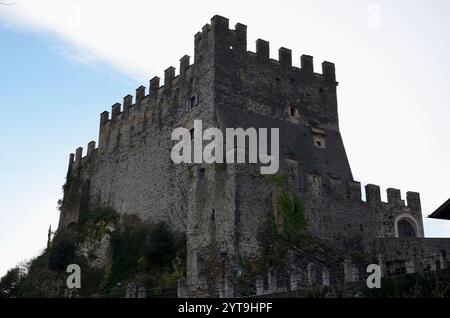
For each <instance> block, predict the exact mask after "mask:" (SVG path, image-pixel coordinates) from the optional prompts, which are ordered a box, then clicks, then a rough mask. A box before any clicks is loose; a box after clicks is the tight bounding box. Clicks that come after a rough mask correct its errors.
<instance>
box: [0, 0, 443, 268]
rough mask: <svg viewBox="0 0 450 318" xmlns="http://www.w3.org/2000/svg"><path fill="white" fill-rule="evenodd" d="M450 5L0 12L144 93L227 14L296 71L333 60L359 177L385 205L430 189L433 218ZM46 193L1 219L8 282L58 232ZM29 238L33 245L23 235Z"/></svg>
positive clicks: (71, 6) (0, 17) (95, 6)
mask: <svg viewBox="0 0 450 318" xmlns="http://www.w3.org/2000/svg"><path fill="white" fill-rule="evenodd" d="M4 1H5V0H0V2H4ZM7 2H13V1H12V0H8V1H7ZM449 9H450V4H449V3H448V2H447V1H439V0H434V1H425V0H422V1H419V0H415V1H400V0H397V1H393V0H390V1H364V0H361V1H350V0H341V1H335V0H334V1H324V0H322V1H280V0H279V1H242V0H241V1H235V0H229V1H211V0H210V1H139V0H134V1H107V0H103V1H102V0H89V1H87V0H86V1H83V0H80V1H61V0H59V1H58V0H54V1H52V0H40V1H33V0H18V1H17V2H15V3H14V5H11V6H1V5H0V21H2V22H3V23H7V24H9V27H11V28H12V29H17V28H20V29H25V30H30V31H33V32H42V33H47V34H51V35H54V36H55V37H57V38H60V39H61V40H62V41H61V43H62V44H61V47H60V49H61V54H64V55H65V56H66V57H67V58H68V59H70V60H71V61H72V62H73V60H75V61H77V62H80V63H89V64H91V65H95V64H96V63H97V62H98V61H101V62H107V63H108V64H110V65H111V66H113V67H115V68H117V69H118V70H120V71H122V72H123V73H124V74H127V75H128V76H130V77H133V78H138V79H139V80H141V81H142V83H143V84H144V85H146V86H147V83H148V79H149V78H151V77H153V76H155V75H158V76H160V77H162V74H163V70H164V69H166V68H167V67H168V66H170V65H173V66H175V67H178V63H179V62H178V61H179V58H181V57H182V56H183V55H184V54H189V55H191V56H193V39H194V34H195V33H196V32H197V31H199V30H200V29H201V27H202V26H203V25H204V24H205V23H208V22H209V19H210V18H211V17H212V16H213V15H215V14H220V15H222V16H225V17H227V18H229V19H230V26H232V27H233V26H234V24H236V23H237V22H241V23H243V24H246V25H247V26H248V43H249V47H248V49H249V50H252V51H254V49H255V44H254V43H255V41H256V39H258V38H262V39H264V40H267V41H269V42H270V44H271V55H272V57H274V58H277V54H276V52H277V50H278V48H279V47H281V46H284V47H287V48H290V49H292V51H293V60H294V65H296V66H299V64H300V63H299V59H300V55H301V54H310V55H313V56H314V57H315V66H316V70H318V71H319V72H320V63H321V62H322V61H323V60H328V61H331V62H334V63H336V69H337V78H338V81H339V82H340V85H339V87H338V103H339V113H340V125H341V131H342V134H343V138H344V143H345V145H346V149H347V154H348V156H349V160H350V164H351V166H352V170H353V174H354V177H355V179H356V180H359V181H362V182H363V183H367V182H370V183H374V184H378V185H380V186H381V187H382V196H383V198H385V197H386V195H385V193H384V189H386V188H388V187H394V188H400V189H401V190H402V195H403V197H404V196H405V192H406V191H409V190H411V191H418V192H420V193H421V198H422V205H423V215H424V216H427V215H428V214H430V213H431V212H433V211H434V209H436V208H437V207H438V206H439V205H440V204H442V203H443V202H444V201H445V200H447V199H448V198H449V197H450V191H449V190H450V189H449V188H450V187H449V180H450V169H449V162H450V147H449V137H450V125H448V119H449V117H450V108H449V104H450V92H449V88H448V87H449V85H448V84H449V81H450V62H449V60H450V59H449V56H450V47H449V44H448V39H449V38H450V13H449V12H450V10H449ZM99 85H101V83H99ZM130 93H132V92H130ZM105 105H106V103H105ZM95 137H96V136H92V138H95ZM83 144H85V140H80V142H79V145H83ZM77 146H78V145H74V147H73V148H74V149H75V148H76V147H77ZM61 158H66V157H65V156H64V154H63V155H62V156H61ZM43 177H44V178H45V176H43ZM0 182H1V181H0ZM36 186H38V185H36ZM18 189H19V188H18ZM56 192H57V193H56ZM45 193H47V194H48V195H47V196H44V197H43V196H42V195H40V196H39V197H36V198H32V197H28V198H27V200H24V201H23V202H17V205H16V206H14V207H9V209H13V211H14V212H15V214H14V218H16V224H20V226H17V227H16V228H8V229H6V228H1V227H2V223H3V222H1V223H0V231H2V232H4V235H5V236H4V237H6V234H5V233H7V234H8V235H7V237H8V240H6V241H5V240H2V241H0V255H1V258H0V275H2V274H3V273H4V272H5V271H6V269H7V268H9V267H11V266H13V265H15V264H16V263H17V262H18V261H21V260H23V259H26V258H30V257H32V256H33V255H35V254H36V253H37V252H38V250H39V249H40V248H42V247H44V245H45V240H46V237H45V231H46V229H47V227H48V224H50V223H53V225H54V227H56V224H57V219H55V217H54V210H55V202H56V200H57V199H58V198H59V196H60V191H59V189H57V190H56V191H55V189H50V188H49V189H47V191H46V192H45ZM36 207H38V208H39V209H41V210H42V209H51V212H49V213H47V214H40V215H35V216H34V217H33V218H32V219H29V218H27V220H26V221H25V220H24V218H23V216H24V213H25V212H24V211H29V210H30V209H36ZM1 213H2V211H0V216H1V217H3V215H1ZM22 220H23V221H22ZM425 226H426V228H425V234H426V235H428V236H449V234H450V223H449V222H445V221H431V220H425ZM23 233H28V237H30V235H31V237H34V238H35V240H33V241H32V242H30V241H29V240H24V239H23Z"/></svg>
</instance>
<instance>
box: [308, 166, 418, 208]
mask: <svg viewBox="0 0 450 318" xmlns="http://www.w3.org/2000/svg"><path fill="white" fill-rule="evenodd" d="M304 187H305V191H307V192H310V193H313V194H314V195H315V196H324V197H329V195H330V194H331V195H334V196H336V197H339V198H340V199H343V198H346V199H347V200H349V201H352V202H354V203H358V204H366V205H371V206H389V207H393V208H403V207H407V208H409V209H411V210H412V211H420V209H421V206H420V195H419V193H417V192H411V191H409V192H406V202H405V200H403V199H402V198H401V192H400V190H398V189H393V188H389V189H387V190H386V193H387V198H388V200H387V202H383V201H382V199H381V191H380V186H378V185H374V184H367V185H366V186H365V187H364V193H363V191H362V187H361V183H360V182H357V181H343V180H341V179H338V178H333V177H327V178H326V179H324V178H322V176H320V175H315V174H307V175H306V177H305V184H304ZM363 194H364V195H363ZM363 197H365V200H363Z"/></svg>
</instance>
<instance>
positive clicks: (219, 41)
mask: <svg viewBox="0 0 450 318" xmlns="http://www.w3.org/2000/svg"><path fill="white" fill-rule="evenodd" d="M194 43H195V53H196V60H197V55H201V54H202V52H205V51H207V48H209V49H212V50H215V51H216V52H217V53H218V54H220V53H226V52H233V55H234V57H235V58H238V59H245V58H249V57H253V56H255V57H256V59H257V61H258V62H259V63H261V65H263V64H265V65H267V64H272V66H274V67H281V68H283V69H284V70H292V71H300V72H301V73H302V74H303V75H305V76H307V75H309V76H314V77H315V78H318V79H323V80H325V81H328V82H330V83H335V82H336V73H335V66H334V64H333V63H331V62H328V61H324V62H323V63H322V73H315V72H314V63H313V57H312V56H310V55H302V56H301V57H300V65H301V67H300V68H298V67H295V66H293V63H292V61H293V60H292V51H291V50H290V49H289V48H285V47H281V48H279V50H278V60H276V59H272V58H270V43H269V42H268V41H265V40H262V39H258V40H256V52H251V51H248V50H247V26H246V25H244V24H242V23H237V24H236V25H235V27H234V29H230V27H229V20H228V19H227V18H224V17H221V16H218V15H216V16H214V17H213V18H212V19H211V22H210V23H209V24H206V25H205V26H204V27H203V28H202V31H201V32H198V33H197V34H196V35H195V41H194Z"/></svg>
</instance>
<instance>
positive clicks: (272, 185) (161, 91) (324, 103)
mask: <svg viewBox="0 0 450 318" xmlns="http://www.w3.org/2000/svg"><path fill="white" fill-rule="evenodd" d="M194 45H195V55H194V63H193V64H190V58H189V56H186V55H185V56H183V57H182V58H181V59H180V66H179V72H178V74H176V70H175V68H174V67H169V68H167V69H166V70H165V72H164V81H163V83H160V79H159V78H158V77H154V78H153V79H151V80H150V83H149V91H148V93H146V89H145V87H143V86H141V87H139V88H137V89H136V95H135V98H134V101H133V97H132V96H131V95H127V96H125V97H124V99H123V104H114V105H113V106H112V109H111V113H109V112H107V111H105V112H103V113H102V114H101V115H100V133H99V138H98V148H96V144H95V142H90V143H89V144H88V147H87V154H86V155H85V156H83V149H82V148H78V149H77V150H76V153H75V155H73V154H71V155H70V161H69V169H68V174H67V183H66V185H65V188H64V202H63V208H62V211H61V216H60V221H59V228H58V230H59V231H65V230H67V229H69V228H70V227H71V226H73V225H76V223H77V222H78V220H79V217H80V215H81V214H82V213H85V212H86V211H88V210H89V209H93V208H99V207H108V208H113V209H114V210H116V211H117V212H118V213H120V214H136V215H137V216H138V217H139V218H140V219H142V220H144V221H147V222H159V221H164V222H166V223H168V224H169V225H170V226H171V227H172V228H173V229H174V230H177V231H182V232H185V233H186V237H187V273H186V282H187V288H188V290H189V293H190V294H192V295H194V294H195V292H198V293H202V292H203V293H207V294H209V295H213V296H214V295H216V296H217V295H219V294H220V295H228V296H232V295H239V292H238V291H237V290H236V286H237V285H236V284H237V283H236V280H237V279H239V276H240V275H242V273H245V271H246V269H245V268H244V267H245V266H244V264H243V263H244V262H243V260H244V259H254V257H258V255H259V254H260V251H261V240H260V237H261V235H260V233H261V229H263V228H264V226H266V224H267V222H269V221H270V220H272V219H273V222H275V223H276V224H277V227H278V229H279V230H280V228H281V229H282V228H285V229H286V228H287V226H288V223H287V221H286V219H283V213H284V212H283V211H284V210H283V202H284V201H283V200H284V199H283V198H285V197H287V198H289V199H290V200H294V199H295V198H298V202H301V204H297V205H295V204H294V205H293V206H294V209H293V213H294V214H295V213H298V214H301V218H302V219H304V220H305V224H303V227H302V230H304V231H306V232H307V233H308V235H311V236H312V237H315V238H317V239H318V240H319V239H320V240H321V241H322V240H323V241H324V242H332V243H333V244H334V245H335V246H339V248H340V249H341V250H342V251H343V257H344V258H345V257H347V256H350V257H351V255H354V254H355V253H372V254H371V255H373V258H374V259H376V262H380V263H381V264H384V265H385V266H388V265H387V263H388V261H389V259H384V258H383V255H384V254H387V253H386V250H385V246H386V245H389V244H394V245H395V244H397V243H390V242H391V241H389V242H388V243H386V242H387V241H377V242H378V243H377V244H376V246H375V245H374V244H373V243H374V242H375V241H376V240H378V239H392V238H396V237H402V236H408V237H415V238H421V237H423V236H424V233H423V223H422V213H421V206H420V198H419V194H418V193H414V192H408V193H407V195H406V202H405V201H404V200H402V198H401V195H400V191H399V190H396V189H389V190H387V191H388V202H382V201H381V198H380V188H379V187H378V186H375V185H367V186H366V187H365V193H366V195H365V197H366V199H365V200H364V201H363V200H362V199H361V197H362V195H361V185H360V183H358V182H356V181H354V180H353V176H352V172H351V169H350V165H349V162H348V159H347V155H346V153H345V148H344V144H343V141H342V137H341V134H340V131H339V120H338V108H337V94H336V88H337V86H338V83H337V81H336V74H335V66H334V64H333V63H330V62H323V63H322V70H321V73H316V72H315V70H314V67H313V57H311V56H308V55H302V56H301V57H300V61H301V68H298V67H294V66H293V65H292V53H291V50H289V49H287V48H280V49H279V51H278V52H279V56H278V59H277V60H274V59H271V58H270V57H269V43H268V42H266V41H264V40H261V39H260V40H257V41H256V52H250V51H247V27H246V26H245V25H243V24H240V23H238V24H236V25H235V27H234V29H230V27H229V21H228V19H226V18H223V17H220V16H214V17H213V18H212V19H211V22H210V23H209V24H206V25H205V26H204V27H203V28H202V31H201V32H199V33H197V34H196V35H195V41H194ZM195 119H201V120H202V121H203V127H204V129H206V128H209V127H218V128H220V129H222V131H225V128H237V127H242V128H244V129H246V128H249V127H254V128H257V129H258V128H279V131H280V170H279V172H278V174H277V176H274V177H273V178H272V177H268V178H265V177H263V176H261V175H260V174H259V165H258V164H228V165H223V164H189V165H188V164H180V165H176V164H174V163H173V162H172V161H171V157H170V151H171V148H172V146H173V144H174V143H173V142H172V141H171V138H170V137H171V133H172V131H173V130H174V129H175V128H177V127H186V128H192V127H193V121H194V120H195ZM286 193H287V194H286ZM286 195H287V196H286ZM294 201H295V200H294ZM295 202H297V201H295ZM299 206H301V208H299ZM293 217H294V218H297V219H299V218H300V216H299V215H294V216H293ZM294 229H295V227H294ZM396 242H399V241H396ZM408 242H412V241H408ZM427 244H428V243H427ZM439 244H440V245H439V247H437V248H436V250H437V251H438V250H439V251H440V250H442V249H447V248H448V244H447V245H446V243H439ZM443 246H444V247H443ZM445 246H446V247H445ZM393 249H395V248H394V247H393ZM393 249H389V251H391V250H393ZM430 249H431V250H432V249H433V248H430ZM377 251H378V252H377ZM383 251H384V252H383ZM427 251H428V250H427ZM424 253H425V252H424ZM430 253H431V252H430ZM433 253H434V252H433ZM433 253H431V254H432V255H435V254H436V255H438V254H439V253H438V252H436V253H435V254H433ZM389 257H391V258H392V257H393V256H392V255H391V256H389ZM436 257H438V256H436ZM410 259H412V257H411V255H409V254H408V253H407V252H405V256H404V260H405V262H406V261H409V260H410ZM305 262H306V263H305ZM350 262H351V261H350ZM414 262H416V263H414V264H415V265H414V266H415V268H416V269H417V268H419V267H420V266H422V265H420V264H419V263H418V261H417V260H414ZM310 264H311V260H310V259H308V258H307V257H306V258H305V259H304V260H303V259H300V257H299V256H292V257H290V258H289V261H286V269H285V270H286V271H288V272H290V271H291V270H292V269H293V268H296V272H295V273H294V274H295V275H300V276H301V275H302V273H303V272H305V273H309V272H308V270H311V268H312V267H311V266H309V265H310ZM346 264H348V262H347V263H346ZM307 265H308V266H309V267H308V266H307ZM314 265H315V266H316V268H321V269H322V276H323V275H324V274H323V273H326V272H327V271H328V273H329V274H330V273H333V272H332V271H330V270H331V269H330V268H325V265H324V264H314ZM339 266H342V265H341V264H339ZM346 266H347V265H346ZM349 266H352V265H349ZM347 267H348V266H347ZM347 267H346V268H347ZM219 268H220V269H221V270H222V271H223V273H222V275H216V276H213V275H211V269H214V270H213V271H216V270H217V271H218V269H219ZM294 274H293V275H294ZM336 275H338V274H336ZM219 276H220V277H219ZM306 276H307V275H306ZM329 276H330V275H329ZM342 276H343V277H344V276H345V279H353V278H349V277H350V276H351V275H350V276H349V275H347V274H345V273H344V271H342ZM311 277H312V276H311ZM324 277H328V276H326V275H325V276H324ZM352 277H353V276H352ZM299 280H301V279H299ZM305 280H308V278H305ZM334 280H336V281H337V280H338V277H335V276H334V277H333V275H331V277H328V280H326V279H325V282H328V283H329V282H330V281H331V282H332V283H333V281H334ZM293 281H294V282H295V286H297V280H293ZM204 286H207V287H204ZM211 286H213V289H212V290H213V292H211ZM217 286H218V287H217ZM216 287H217V288H216ZM289 288H293V287H292V284H291V285H290V287H289ZM296 288H297V287H296Z"/></svg>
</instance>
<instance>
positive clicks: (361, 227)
mask: <svg viewBox="0 0 450 318" xmlns="http://www.w3.org/2000/svg"><path fill="white" fill-rule="evenodd" d="M359 228H360V230H361V232H363V226H362V224H360V225H359Z"/></svg>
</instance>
